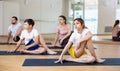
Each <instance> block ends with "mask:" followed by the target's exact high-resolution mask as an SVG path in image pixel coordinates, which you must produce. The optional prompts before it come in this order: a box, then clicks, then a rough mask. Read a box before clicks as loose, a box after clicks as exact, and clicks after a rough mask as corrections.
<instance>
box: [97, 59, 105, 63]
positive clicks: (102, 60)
mask: <svg viewBox="0 0 120 71" xmlns="http://www.w3.org/2000/svg"><path fill="white" fill-rule="evenodd" d="M104 61H105V59H97V60H96V62H98V63H103V62H104Z"/></svg>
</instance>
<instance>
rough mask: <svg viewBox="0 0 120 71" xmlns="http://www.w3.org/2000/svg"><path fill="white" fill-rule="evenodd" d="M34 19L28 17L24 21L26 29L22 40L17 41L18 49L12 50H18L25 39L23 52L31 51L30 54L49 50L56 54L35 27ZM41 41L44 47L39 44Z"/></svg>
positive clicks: (48, 51)
mask: <svg viewBox="0 0 120 71" xmlns="http://www.w3.org/2000/svg"><path fill="white" fill-rule="evenodd" d="M34 24H35V23H34V20H32V19H26V20H25V21H24V28H25V29H24V30H23V31H22V33H21V36H20V40H19V41H18V43H17V46H16V49H14V50H12V51H11V52H14V51H16V50H17V49H18V48H19V47H20V44H21V43H22V41H23V40H25V45H26V46H25V48H24V51H23V53H30V54H40V53H44V52H46V51H47V53H48V54H56V52H54V51H52V50H50V49H49V48H48V47H47V46H46V44H45V41H44V39H43V37H42V35H40V34H38V31H37V30H36V29H34V28H33V26H34ZM39 43H40V44H41V46H42V47H40V46H39Z"/></svg>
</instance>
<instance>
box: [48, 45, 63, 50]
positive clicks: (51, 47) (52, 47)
mask: <svg viewBox="0 0 120 71" xmlns="http://www.w3.org/2000/svg"><path fill="white" fill-rule="evenodd" d="M48 48H50V49H64V47H60V46H49V47H48Z"/></svg>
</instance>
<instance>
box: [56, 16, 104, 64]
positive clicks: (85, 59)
mask: <svg viewBox="0 0 120 71" xmlns="http://www.w3.org/2000/svg"><path fill="white" fill-rule="evenodd" d="M74 25H75V28H76V30H77V32H74V33H73V34H72V35H71V37H70V39H69V42H68V43H67V45H66V46H65V48H64V50H63V51H62V53H61V55H60V57H59V59H58V60H57V61H55V63H58V62H61V63H62V60H63V55H64V54H65V53H66V51H67V50H69V53H70V55H71V58H68V59H66V60H68V61H73V62H79V63H92V62H94V61H96V62H98V63H102V62H104V61H105V60H103V59H99V58H97V56H96V54H95V51H94V48H93V44H92V40H91V38H92V34H91V32H90V31H89V30H88V29H87V28H86V27H85V24H84V21H83V19H81V18H77V19H75V20H74ZM86 46H87V47H88V49H89V51H90V53H91V55H88V53H87V52H86V51H85V47H86Z"/></svg>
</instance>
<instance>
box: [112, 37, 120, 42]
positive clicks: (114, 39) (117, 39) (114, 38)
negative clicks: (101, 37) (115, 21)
mask: <svg viewBox="0 0 120 71" xmlns="http://www.w3.org/2000/svg"><path fill="white" fill-rule="evenodd" d="M112 40H113V41H120V38H119V37H112Z"/></svg>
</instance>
